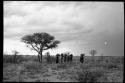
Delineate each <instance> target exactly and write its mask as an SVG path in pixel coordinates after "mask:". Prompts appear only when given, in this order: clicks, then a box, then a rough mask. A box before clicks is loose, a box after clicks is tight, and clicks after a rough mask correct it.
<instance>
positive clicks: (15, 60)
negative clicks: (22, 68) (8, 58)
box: [12, 50, 19, 63]
mask: <svg viewBox="0 0 125 83" xmlns="http://www.w3.org/2000/svg"><path fill="white" fill-rule="evenodd" d="M12 53H14V57H13V62H14V63H16V62H17V54H19V52H18V51H16V50H13V51H12Z"/></svg>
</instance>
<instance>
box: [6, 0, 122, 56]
mask: <svg viewBox="0 0 125 83" xmlns="http://www.w3.org/2000/svg"><path fill="white" fill-rule="evenodd" d="M35 32H47V33H49V34H51V35H53V36H55V38H56V39H57V40H60V41H61V43H60V44H59V46H58V48H56V49H52V50H48V51H49V52H50V53H51V54H56V53H61V52H66V51H69V52H71V53H73V54H74V55H80V54H81V53H86V55H88V53H89V50H90V49H96V50H97V51H98V54H97V55H100V54H101V53H103V54H104V55H106V56H113V55H114V56H123V55H124V5H123V2H73V1H72V2H68V1H66V2H62V1H60V2H58V1H52V2H50V1H46V2H45V1H4V53H12V50H15V49H16V50H17V51H19V52H20V54H37V53H36V52H35V51H31V50H30V49H29V48H27V47H26V44H25V43H23V42H21V37H23V36H24V35H27V34H32V33H35ZM105 43H107V44H105ZM46 52H47V51H46ZM44 53H45V52H44Z"/></svg>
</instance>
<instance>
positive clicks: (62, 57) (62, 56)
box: [61, 53, 64, 63]
mask: <svg viewBox="0 0 125 83" xmlns="http://www.w3.org/2000/svg"><path fill="white" fill-rule="evenodd" d="M63 59H64V55H63V53H61V63H63V61H64V60H63Z"/></svg>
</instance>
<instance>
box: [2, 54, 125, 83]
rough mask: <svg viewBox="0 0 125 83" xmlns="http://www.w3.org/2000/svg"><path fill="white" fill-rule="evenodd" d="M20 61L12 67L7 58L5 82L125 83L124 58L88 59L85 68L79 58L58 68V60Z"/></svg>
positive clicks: (22, 58) (9, 57) (4, 66)
mask: <svg viewBox="0 0 125 83" xmlns="http://www.w3.org/2000/svg"><path fill="white" fill-rule="evenodd" d="M20 57H21V58H20ZM20 57H18V60H17V63H13V61H11V60H12V56H9V55H8V56H4V58H3V59H4V60H3V81H4V82H57V81H59V82H66V81H67V82H123V65H124V59H123V57H118V56H117V57H116V56H112V57H108V56H106V57H103V58H100V57H96V58H95V61H94V62H92V61H91V57H86V58H85V62H84V63H83V64H81V63H79V57H75V58H74V61H73V62H72V63H64V64H61V63H59V64H56V63H55V62H54V58H55V57H53V59H52V60H51V61H52V62H51V63H47V62H46V60H44V61H43V63H39V62H38V61H37V57H36V56H20ZM43 59H44V57H43Z"/></svg>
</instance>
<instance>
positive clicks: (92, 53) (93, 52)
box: [89, 49, 97, 61]
mask: <svg viewBox="0 0 125 83" xmlns="http://www.w3.org/2000/svg"><path fill="white" fill-rule="evenodd" d="M89 53H90V54H91V55H92V59H93V61H94V56H95V54H97V51H96V50H94V49H92V50H90V52H89Z"/></svg>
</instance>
